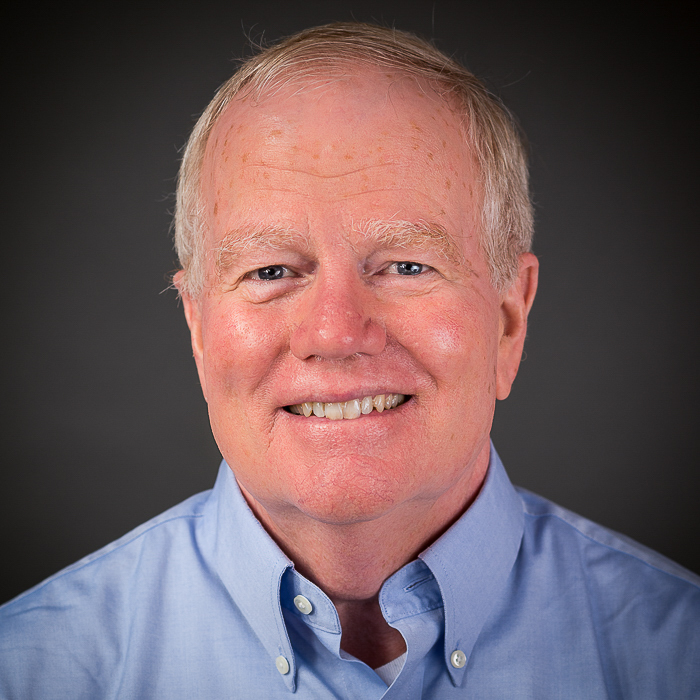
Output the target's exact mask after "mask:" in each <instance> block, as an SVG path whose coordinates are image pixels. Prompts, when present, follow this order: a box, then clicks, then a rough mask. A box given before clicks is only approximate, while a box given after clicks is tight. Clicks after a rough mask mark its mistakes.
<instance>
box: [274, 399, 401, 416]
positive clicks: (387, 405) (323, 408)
mask: <svg viewBox="0 0 700 700" xmlns="http://www.w3.org/2000/svg"><path fill="white" fill-rule="evenodd" d="M410 398H411V397H410V395H406V394H377V395H376V396H363V397H362V398H357V399H351V400H350V401H343V402H339V403H322V402H321V401H305V402H304V403H296V404H293V405H291V406H285V407H284V409H285V411H288V412H289V413H294V414H295V415H297V416H304V417H305V418H310V417H311V416H316V417H317V418H327V419H329V420H343V419H345V420H353V419H355V418H359V417H360V416H366V415H368V414H369V413H372V411H377V412H378V413H382V411H390V410H391V409H393V408H396V407H397V406H400V405H401V404H403V403H406V401H408V399H410Z"/></svg>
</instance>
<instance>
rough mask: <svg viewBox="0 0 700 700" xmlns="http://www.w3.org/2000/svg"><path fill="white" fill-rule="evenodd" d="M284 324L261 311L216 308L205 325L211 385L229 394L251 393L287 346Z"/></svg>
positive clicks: (204, 332)
mask: <svg viewBox="0 0 700 700" xmlns="http://www.w3.org/2000/svg"><path fill="white" fill-rule="evenodd" d="M286 335H287V334H286V333H285V329H284V325H283V324H281V323H277V322H276V321H275V318H274V316H273V315H271V314H269V313H263V312H262V310H261V309H256V308H254V307H253V308H252V309H244V310H241V309H231V308H227V307H226V306H225V305H224V304H220V305H218V306H217V307H216V308H214V309H212V313H210V314H209V315H208V318H207V323H206V324H205V325H204V326H203V344H204V367H205V372H206V375H207V386H208V387H209V388H210V390H211V388H212V384H213V385H214V386H215V387H216V388H217V389H218V390H219V391H224V392H226V393H229V394H230V393H233V392H235V391H240V390H242V391H243V392H245V388H246V386H248V387H250V388H251V390H252V389H253V388H254V387H255V386H257V385H258V384H259V382H260V381H261V380H262V379H263V378H264V376H265V374H266V373H267V371H268V370H269V369H270V367H271V365H272V364H273V363H274V359H275V357H277V356H278V355H279V353H280V350H281V348H282V347H283V345H284V343H285V338H286Z"/></svg>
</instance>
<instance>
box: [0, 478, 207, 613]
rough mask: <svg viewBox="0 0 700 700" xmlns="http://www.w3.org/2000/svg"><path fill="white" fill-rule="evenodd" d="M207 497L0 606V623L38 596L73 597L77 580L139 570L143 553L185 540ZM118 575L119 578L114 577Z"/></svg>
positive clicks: (182, 505) (198, 496)
mask: <svg viewBox="0 0 700 700" xmlns="http://www.w3.org/2000/svg"><path fill="white" fill-rule="evenodd" d="M209 494H210V491H204V492H202V493H199V494H196V495H195V496H192V497H190V498H188V499H187V500H185V501H183V502H182V503H179V504H178V505H176V506H174V507H172V508H170V509H168V510H166V511H164V512H163V513H161V514H159V515H157V516H156V517H154V518H152V519H151V520H148V521H146V522H145V523H143V524H142V525H139V526H138V527H137V528H135V529H134V530H131V531H130V532H128V533H127V534H125V535H123V536H122V537H120V538H119V539H117V540H115V541H113V542H111V543H110V544H108V545H106V546H105V547H102V548H101V549H98V550H97V551H95V552H93V553H91V554H89V555H87V556H86V557H83V558H82V559H80V560H79V561H77V562H75V563H74V564H71V565H70V566H67V567H66V568H64V569H62V570H61V571H58V572H57V573H56V574H54V575H53V576H50V577H49V578H47V579H45V580H44V581H42V582H41V583H39V584H37V585H36V586H34V587H33V588H30V589H29V590H27V591H25V592H24V593H22V594H20V595H19V596H17V597H16V598H14V599H13V600H11V601H9V602H8V603H5V604H4V605H2V606H0V619H3V618H7V617H8V616H12V615H14V614H15V613H17V612H19V611H20V610H22V609H24V608H25V607H30V608H31V607H34V605H35V603H36V601H37V599H38V598H40V597H42V596H51V597H54V596H56V597H60V596H61V595H67V594H69V592H70V591H73V592H75V593H77V592H78V591H77V590H75V589H76V586H77V585H78V582H79V581H80V580H84V581H85V582H92V583H95V582H96V581H97V580H98V579H100V578H104V577H109V578H110V579H112V580H115V574H117V576H116V578H117V579H119V578H122V577H123V576H127V575H128V571H129V569H132V568H133V567H137V566H139V563H140V564H141V565H143V564H144V562H143V553H144V551H145V550H150V551H149V555H150V556H152V553H154V552H156V551H159V550H162V549H163V546H164V545H165V546H166V549H168V548H169V547H168V543H170V546H172V545H173V544H175V543H176V542H177V541H178V540H180V539H181V538H183V537H188V533H190V532H191V531H192V529H193V528H194V526H195V523H196V521H197V520H198V519H199V518H200V517H201V516H202V511H203V506H204V504H205V503H206V500H207V498H208V496H209ZM150 556H149V560H150ZM151 561H152V560H151ZM103 572H104V573H103ZM119 572H121V575H118V574H119Z"/></svg>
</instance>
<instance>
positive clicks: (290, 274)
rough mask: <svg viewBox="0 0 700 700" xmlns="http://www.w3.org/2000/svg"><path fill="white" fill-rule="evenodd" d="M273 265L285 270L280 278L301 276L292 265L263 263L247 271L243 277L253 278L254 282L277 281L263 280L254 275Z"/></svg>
mask: <svg viewBox="0 0 700 700" xmlns="http://www.w3.org/2000/svg"><path fill="white" fill-rule="evenodd" d="M271 267H279V268H281V269H282V270H284V274H283V275H282V277H279V278H278V279H287V278H288V277H299V273H298V272H296V271H295V270H293V269H292V268H291V267H289V265H280V264H275V263H273V264H271V265H262V266H261V267H256V268H255V269H254V270H250V271H249V272H246V274H245V275H244V276H243V279H249V280H253V281H254V282H275V281H276V280H261V279H259V278H256V277H254V275H257V274H258V273H259V272H260V271H261V270H267V269H269V268H271Z"/></svg>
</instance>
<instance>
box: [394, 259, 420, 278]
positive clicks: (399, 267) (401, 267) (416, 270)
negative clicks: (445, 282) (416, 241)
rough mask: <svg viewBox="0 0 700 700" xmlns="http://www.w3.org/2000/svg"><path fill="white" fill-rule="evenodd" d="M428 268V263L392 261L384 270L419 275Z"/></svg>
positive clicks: (398, 273) (399, 273)
mask: <svg viewBox="0 0 700 700" xmlns="http://www.w3.org/2000/svg"><path fill="white" fill-rule="evenodd" d="M429 269H430V268H429V267H428V265H423V264H422V263H415V262H408V261H406V262H395V263H392V264H391V265H389V267H387V268H386V271H387V272H389V273H392V272H393V273H394V274H397V275H408V276H415V275H420V274H421V273H422V272H425V271H426V270H429Z"/></svg>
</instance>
